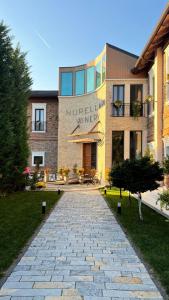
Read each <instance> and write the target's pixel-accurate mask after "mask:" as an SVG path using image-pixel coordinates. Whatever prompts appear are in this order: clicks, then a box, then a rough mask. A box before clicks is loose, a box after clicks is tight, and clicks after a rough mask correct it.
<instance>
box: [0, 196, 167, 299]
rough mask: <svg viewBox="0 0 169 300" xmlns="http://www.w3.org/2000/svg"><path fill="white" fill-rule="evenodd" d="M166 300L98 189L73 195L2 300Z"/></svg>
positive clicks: (48, 223)
mask: <svg viewBox="0 0 169 300" xmlns="http://www.w3.org/2000/svg"><path fill="white" fill-rule="evenodd" d="M150 298H151V299H162V297H161V295H160V293H159V292H158V290H157V288H156V286H155V285H154V283H153V281H152V280H151V278H150V276H149V274H148V273H147V271H146V269H145V267H144V265H143V264H142V263H141V262H140V260H139V258H138V257H137V255H136V253H135V251H134V250H133V248H132V247H131V245H130V243H129V241H128V240H127V238H126V236H125V235H124V233H123V231H122V229H121V228H120V226H119V225H118V224H117V222H116V220H115V218H114V216H113V215H112V213H111V212H110V210H109V208H108V207H107V205H106V203H105V201H104V200H103V198H102V197H101V196H100V194H99V192H98V191H90V192H89V191H86V192H82V191H81V192H68V193H65V194H64V195H63V197H62V198H61V200H60V202H59V203H58V205H57V206H56V208H55V209H54V211H53V212H52V214H51V215H50V217H49V218H48V220H47V221H46V223H45V224H44V226H43V227H42V228H41V230H40V232H39V233H38V235H37V236H36V238H35V239H34V240H33V242H32V243H31V245H30V247H29V248H28V250H27V251H26V253H25V255H24V256H23V257H22V259H21V260H20V262H19V263H18V265H17V266H16V267H15V269H14V270H13V272H12V274H11V275H10V277H9V278H8V279H7V281H6V283H5V284H4V285H3V287H2V288H1V290H0V300H8V299H13V300H18V299H25V300H30V299H37V300H42V299H45V300H82V299H84V300H112V299H118V300H119V299H150Z"/></svg>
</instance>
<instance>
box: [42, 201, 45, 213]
mask: <svg viewBox="0 0 169 300" xmlns="http://www.w3.org/2000/svg"><path fill="white" fill-rule="evenodd" d="M45 212H46V201H43V202H42V214H45Z"/></svg>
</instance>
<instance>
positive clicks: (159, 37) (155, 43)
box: [132, 3, 169, 74]
mask: <svg viewBox="0 0 169 300" xmlns="http://www.w3.org/2000/svg"><path fill="white" fill-rule="evenodd" d="M168 37H169V3H168V4H167V6H166V8H165V10H164V12H163V14H162V15H161V18H160V20H159V21H158V23H157V25H156V27H155V29H154V31H153V33H152V35H151V36H150V38H149V40H148V42H147V44H146V45H145V47H144V49H143V51H142V53H141V55H140V56H139V59H138V60H137V62H136V64H135V67H134V69H133V70H132V71H133V73H135V74H136V73H139V72H142V71H143V70H145V69H146V68H147V69H148V68H149V67H150V66H151V63H152V61H153V59H154V56H155V52H156V50H157V48H158V47H161V46H164V44H165V43H166V42H167V41H168Z"/></svg>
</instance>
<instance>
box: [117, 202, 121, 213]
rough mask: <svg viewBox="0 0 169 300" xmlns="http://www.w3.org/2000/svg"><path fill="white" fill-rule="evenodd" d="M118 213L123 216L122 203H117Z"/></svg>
mask: <svg viewBox="0 0 169 300" xmlns="http://www.w3.org/2000/svg"><path fill="white" fill-rule="evenodd" d="M117 212H118V214H119V215H121V202H118V203H117Z"/></svg>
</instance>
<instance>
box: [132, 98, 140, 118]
mask: <svg viewBox="0 0 169 300" xmlns="http://www.w3.org/2000/svg"><path fill="white" fill-rule="evenodd" d="M141 108H142V105H141V103H140V101H134V102H133V103H132V104H131V111H132V116H133V117H134V119H137V118H138V117H141Z"/></svg>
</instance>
